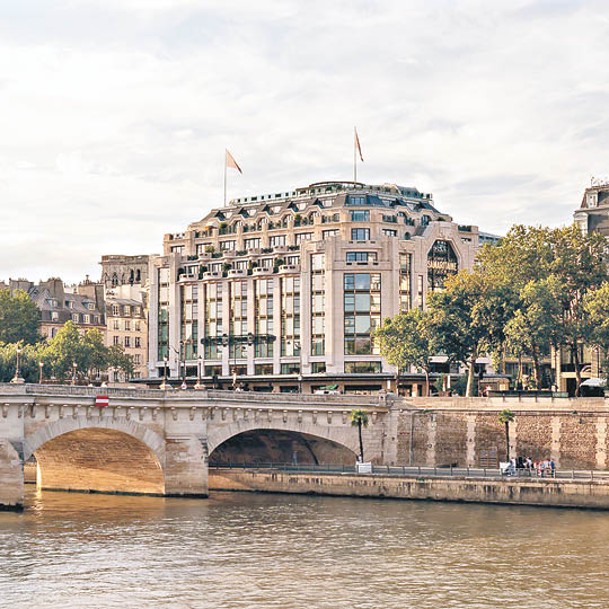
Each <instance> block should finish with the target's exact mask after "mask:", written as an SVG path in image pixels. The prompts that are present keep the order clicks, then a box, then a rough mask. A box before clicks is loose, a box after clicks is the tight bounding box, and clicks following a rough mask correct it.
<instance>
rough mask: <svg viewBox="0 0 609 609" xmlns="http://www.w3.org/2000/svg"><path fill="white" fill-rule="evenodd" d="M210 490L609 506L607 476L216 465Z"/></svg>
mask: <svg viewBox="0 0 609 609" xmlns="http://www.w3.org/2000/svg"><path fill="white" fill-rule="evenodd" d="M209 487H210V491H242V492H266V493H290V494H308V495H313V494H314V495H328V496H341V497H373V498H381V497H382V498H390V499H404V500H427V501H453V502H467V503H491V504H508V505H531V506H545V507H571V508H588V509H601V510H609V482H607V481H606V480H555V479H544V478H541V479H539V478H536V479H523V478H499V477H498V478H471V477H470V478H467V477H452V478H443V477H437V478H434V477H417V476H413V477H404V476H385V475H379V474H374V475H362V474H349V473H327V474H326V473H318V472H315V473H304V472H303V473H300V472H282V471H280V470H275V471H260V470H255V469H229V468H226V469H224V468H217V469H211V470H210V475H209Z"/></svg>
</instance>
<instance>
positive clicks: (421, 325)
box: [374, 309, 433, 395]
mask: <svg viewBox="0 0 609 609" xmlns="http://www.w3.org/2000/svg"><path fill="white" fill-rule="evenodd" d="M429 319H430V318H429V314H428V313H426V312H423V311H421V310H419V309H412V310H410V311H408V312H406V313H400V314H399V315H396V316H395V317H388V318H386V319H385V320H384V321H383V325H382V326H380V327H379V328H378V329H377V330H376V332H375V334H374V339H375V341H376V342H377V344H378V346H379V349H380V352H381V355H382V356H383V357H384V358H385V359H386V360H387V361H388V362H389V363H390V364H392V365H394V366H396V367H397V369H398V378H399V372H400V370H405V369H406V368H408V367H409V366H415V367H416V368H419V369H420V370H423V372H424V374H425V387H426V390H425V395H429V372H430V370H431V366H430V362H429V358H430V357H431V356H432V355H433V347H432V343H431V336H430V333H429Z"/></svg>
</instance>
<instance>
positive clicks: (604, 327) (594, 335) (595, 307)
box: [584, 282, 609, 375]
mask: <svg viewBox="0 0 609 609" xmlns="http://www.w3.org/2000/svg"><path fill="white" fill-rule="evenodd" d="M584 308H585V309H586V312H587V314H588V316H589V323H590V328H591V330H590V341H591V342H592V344H594V345H596V346H597V347H598V348H599V349H600V350H601V353H602V361H603V364H602V365H603V370H604V373H605V375H606V374H607V369H608V367H609V361H608V360H609V282H605V283H603V284H602V285H601V286H600V288H599V289H598V290H594V291H591V292H588V293H587V294H586V297H585V299H584Z"/></svg>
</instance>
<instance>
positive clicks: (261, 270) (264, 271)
mask: <svg viewBox="0 0 609 609" xmlns="http://www.w3.org/2000/svg"><path fill="white" fill-rule="evenodd" d="M272 274H273V267H269V268H265V267H262V266H257V267H255V268H253V269H252V275H272Z"/></svg>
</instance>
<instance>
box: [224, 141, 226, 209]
mask: <svg viewBox="0 0 609 609" xmlns="http://www.w3.org/2000/svg"><path fill="white" fill-rule="evenodd" d="M224 207H226V150H225V151H224Z"/></svg>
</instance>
